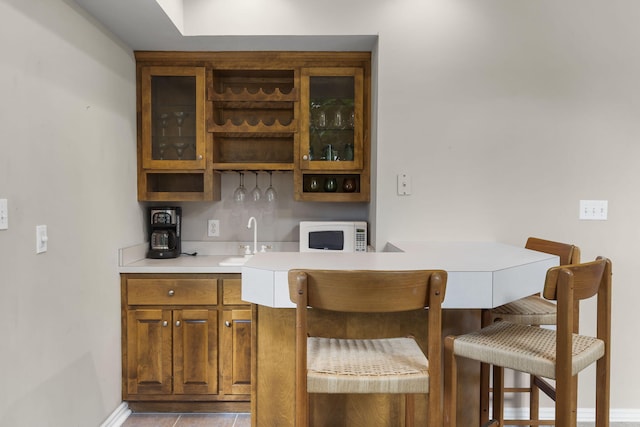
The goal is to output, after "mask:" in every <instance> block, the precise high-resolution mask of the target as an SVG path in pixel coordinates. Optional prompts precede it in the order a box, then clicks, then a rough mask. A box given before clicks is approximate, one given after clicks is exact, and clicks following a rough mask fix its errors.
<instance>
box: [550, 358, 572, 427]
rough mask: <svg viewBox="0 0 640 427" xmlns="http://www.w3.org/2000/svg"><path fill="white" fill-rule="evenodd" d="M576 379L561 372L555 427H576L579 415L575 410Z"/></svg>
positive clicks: (557, 390)
mask: <svg viewBox="0 0 640 427" xmlns="http://www.w3.org/2000/svg"><path fill="white" fill-rule="evenodd" d="M574 384H575V382H574V378H572V375H571V372H566V373H565V372H562V370H561V371H559V372H558V375H557V378H556V411H555V412H556V424H555V427H576V420H577V413H576V411H575V409H574V408H573V401H574V396H575V395H576V394H577V393H576V390H574Z"/></svg>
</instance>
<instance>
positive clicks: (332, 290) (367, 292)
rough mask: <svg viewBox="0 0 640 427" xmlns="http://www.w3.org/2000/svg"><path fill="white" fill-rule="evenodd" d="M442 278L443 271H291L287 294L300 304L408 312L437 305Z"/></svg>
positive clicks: (444, 286) (440, 298) (345, 308)
mask: <svg viewBox="0 0 640 427" xmlns="http://www.w3.org/2000/svg"><path fill="white" fill-rule="evenodd" d="M446 280H447V273H446V272H445V271H443V270H418V271H416V270H413V271H372V270H367V271H364V270H347V271H345V270H291V271H289V297H290V298H291V301H292V302H295V303H298V304H300V305H302V306H304V307H307V306H308V307H315V308H319V309H323V310H331V311H342V312H359V313H383V312H398V311H409V310H416V309H419V308H425V307H429V306H431V305H436V304H437V305H439V304H440V303H441V302H442V300H444V293H445V288H446ZM301 296H302V297H303V298H304V299H303V300H300V298H301ZM434 299H437V300H438V301H434Z"/></svg>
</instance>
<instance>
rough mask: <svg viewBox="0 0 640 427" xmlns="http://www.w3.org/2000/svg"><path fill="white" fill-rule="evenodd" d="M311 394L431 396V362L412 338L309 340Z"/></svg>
mask: <svg viewBox="0 0 640 427" xmlns="http://www.w3.org/2000/svg"><path fill="white" fill-rule="evenodd" d="M307 391H308V392H309V393H428V392H429V362H428V361H427V358H426V357H425V355H424V353H423V352H422V350H420V347H418V344H417V343H416V341H415V340H414V339H413V338H389V339H377V340H352V339H335V338H317V337H313V338H309V339H308V340H307Z"/></svg>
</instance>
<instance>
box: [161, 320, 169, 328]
mask: <svg viewBox="0 0 640 427" xmlns="http://www.w3.org/2000/svg"><path fill="white" fill-rule="evenodd" d="M168 325H169V322H167V321H166V320H165V321H164V322H162V326H164V327H165V328H166V327H167V326H168Z"/></svg>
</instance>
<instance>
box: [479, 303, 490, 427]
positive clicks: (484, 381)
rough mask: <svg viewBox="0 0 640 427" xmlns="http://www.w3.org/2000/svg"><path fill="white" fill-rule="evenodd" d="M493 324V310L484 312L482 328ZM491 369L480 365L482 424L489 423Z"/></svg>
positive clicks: (485, 365)
mask: <svg viewBox="0 0 640 427" xmlns="http://www.w3.org/2000/svg"><path fill="white" fill-rule="evenodd" d="M491 323H493V316H492V314H491V310H482V313H481V319H480V324H481V327H483V328H484V327H485V326H489V325H490V324H491ZM490 371H491V367H490V366H489V365H487V364H486V363H481V364H480V424H481V425H484V424H487V423H488V422H489V389H490V388H491V386H490V385H489V377H490Z"/></svg>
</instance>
